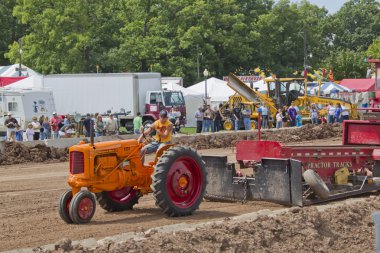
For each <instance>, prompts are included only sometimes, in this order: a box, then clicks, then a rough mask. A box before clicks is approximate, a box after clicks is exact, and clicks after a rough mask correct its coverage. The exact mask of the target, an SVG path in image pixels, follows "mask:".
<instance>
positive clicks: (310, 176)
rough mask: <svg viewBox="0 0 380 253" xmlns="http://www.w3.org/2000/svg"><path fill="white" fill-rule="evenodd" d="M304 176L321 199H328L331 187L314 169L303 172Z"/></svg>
mask: <svg viewBox="0 0 380 253" xmlns="http://www.w3.org/2000/svg"><path fill="white" fill-rule="evenodd" d="M303 178H304V179H305V182H306V183H307V184H308V185H309V186H310V188H311V189H312V190H313V191H314V192H315V194H316V195H317V196H318V197H320V198H321V199H327V198H328V197H329V196H330V190H329V188H328V187H327V185H326V184H325V182H323V180H322V178H321V177H320V176H319V175H318V174H317V173H316V172H315V171H314V170H307V171H305V172H304V173H303Z"/></svg>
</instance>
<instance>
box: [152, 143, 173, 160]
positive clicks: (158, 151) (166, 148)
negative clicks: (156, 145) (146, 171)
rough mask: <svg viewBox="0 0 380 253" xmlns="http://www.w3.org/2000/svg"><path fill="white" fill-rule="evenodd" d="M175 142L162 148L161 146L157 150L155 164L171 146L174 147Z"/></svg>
mask: <svg viewBox="0 0 380 253" xmlns="http://www.w3.org/2000/svg"><path fill="white" fill-rule="evenodd" d="M173 146H174V144H167V145H165V146H163V147H162V148H160V149H159V150H157V152H156V157H155V158H154V164H157V162H158V159H160V157H161V156H162V154H163V153H164V152H165V151H166V150H168V149H169V148H171V147H173Z"/></svg>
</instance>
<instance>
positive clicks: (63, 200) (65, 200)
mask: <svg viewBox="0 0 380 253" xmlns="http://www.w3.org/2000/svg"><path fill="white" fill-rule="evenodd" d="M72 199H73V192H72V191H71V190H67V191H66V192H65V193H63V194H62V195H61V197H60V198H59V202H58V210H59V216H61V218H62V220H64V221H65V222H66V223H68V224H71V223H73V220H72V219H71V218H70V214H69V209H70V203H71V200H72Z"/></svg>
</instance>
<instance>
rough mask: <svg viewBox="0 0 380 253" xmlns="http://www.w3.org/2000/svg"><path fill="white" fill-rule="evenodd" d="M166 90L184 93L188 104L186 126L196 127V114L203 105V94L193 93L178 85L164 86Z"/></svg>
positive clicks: (168, 84) (167, 84)
mask: <svg viewBox="0 0 380 253" xmlns="http://www.w3.org/2000/svg"><path fill="white" fill-rule="evenodd" d="M162 88H163V89H166V90H177V91H182V94H183V97H184V99H185V103H186V121H187V124H186V126H188V127H195V126H196V124H197V122H196V120H195V117H194V115H195V112H196V111H197V109H198V108H199V107H200V106H202V104H203V96H204V95H203V94H200V93H197V92H195V91H191V90H189V89H188V88H184V87H182V86H180V85H178V84H176V83H166V84H164V85H163V86H162Z"/></svg>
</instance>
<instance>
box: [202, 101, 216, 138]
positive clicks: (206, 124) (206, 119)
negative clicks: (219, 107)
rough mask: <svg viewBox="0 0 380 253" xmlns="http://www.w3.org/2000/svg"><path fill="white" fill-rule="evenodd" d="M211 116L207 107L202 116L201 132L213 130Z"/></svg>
mask: <svg viewBox="0 0 380 253" xmlns="http://www.w3.org/2000/svg"><path fill="white" fill-rule="evenodd" d="M213 116H214V113H213V111H212V110H211V108H210V105H207V107H206V111H205V112H204V114H203V132H209V131H210V130H211V131H212V130H213V126H212V123H213V119H214V118H213Z"/></svg>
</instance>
